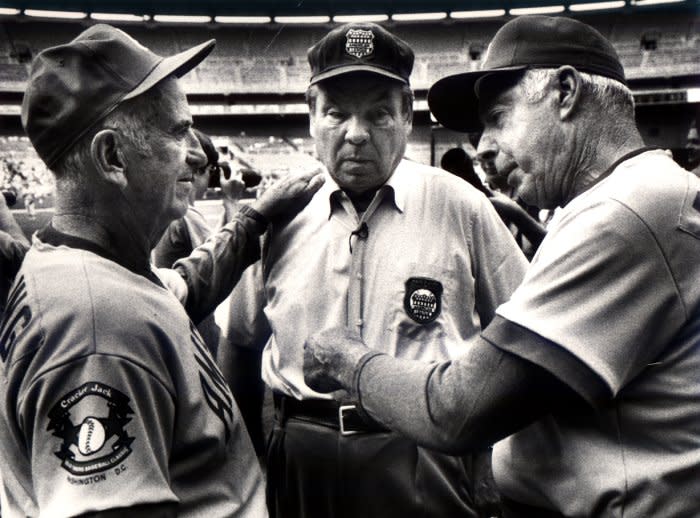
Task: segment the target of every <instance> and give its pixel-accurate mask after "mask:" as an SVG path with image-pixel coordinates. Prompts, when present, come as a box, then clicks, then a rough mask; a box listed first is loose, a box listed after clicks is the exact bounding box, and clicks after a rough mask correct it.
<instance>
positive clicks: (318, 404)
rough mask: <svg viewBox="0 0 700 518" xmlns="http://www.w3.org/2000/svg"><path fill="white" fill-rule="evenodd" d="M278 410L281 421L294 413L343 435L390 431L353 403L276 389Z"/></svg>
mask: <svg viewBox="0 0 700 518" xmlns="http://www.w3.org/2000/svg"><path fill="white" fill-rule="evenodd" d="M272 397H273V400H274V402H275V411H276V412H275V413H276V417H277V420H278V421H279V423H280V424H284V423H285V422H286V421H287V419H289V418H291V417H293V418H295V419H300V420H302V421H308V422H311V423H316V424H320V425H322V426H326V427H328V428H333V429H335V430H338V431H340V433H341V434H342V435H354V434H357V433H379V432H388V431H389V430H388V429H387V428H384V427H383V426H382V425H381V424H379V423H378V422H376V421H375V420H373V419H371V418H370V417H369V416H366V415H362V414H360V412H359V411H358V409H357V406H356V405H354V404H341V403H338V402H336V401H330V400H325V399H305V400H301V401H299V400H298V399H295V398H292V397H289V396H285V395H283V394H280V393H278V392H275V393H273V395H272Z"/></svg>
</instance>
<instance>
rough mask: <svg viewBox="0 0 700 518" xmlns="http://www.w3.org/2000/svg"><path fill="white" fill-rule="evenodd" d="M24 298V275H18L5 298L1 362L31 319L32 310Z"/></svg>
mask: <svg viewBox="0 0 700 518" xmlns="http://www.w3.org/2000/svg"><path fill="white" fill-rule="evenodd" d="M26 298H27V285H26V283H25V281H24V277H19V278H18V279H17V282H16V283H15V286H14V288H13V289H12V291H11V292H10V296H9V297H8V299H7V309H6V311H5V316H4V319H3V322H2V325H1V326H0V358H2V361H3V363H4V362H6V361H7V358H8V357H9V356H10V353H11V352H12V349H13V348H14V346H15V344H16V343H17V340H18V339H19V337H20V336H21V335H22V333H23V331H24V330H25V329H26V328H27V326H28V325H29V321H30V320H31V319H32V311H31V309H29V306H28V305H26V304H25V303H24V302H25V299H26Z"/></svg>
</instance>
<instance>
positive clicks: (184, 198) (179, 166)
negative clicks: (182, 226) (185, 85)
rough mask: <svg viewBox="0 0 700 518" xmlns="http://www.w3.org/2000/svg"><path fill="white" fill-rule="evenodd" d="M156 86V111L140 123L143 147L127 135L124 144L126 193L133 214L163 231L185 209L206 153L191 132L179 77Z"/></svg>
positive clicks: (183, 212) (188, 111)
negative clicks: (157, 93)
mask: <svg viewBox="0 0 700 518" xmlns="http://www.w3.org/2000/svg"><path fill="white" fill-rule="evenodd" d="M158 88H159V89H160V90H161V92H162V97H161V98H160V99H159V100H158V106H157V109H155V110H152V112H151V114H150V115H148V116H147V120H144V121H143V122H144V125H143V130H142V131H143V137H144V141H145V143H146V148H147V149H145V150H144V149H143V147H142V146H139V145H137V144H136V143H134V142H128V139H127V144H126V146H125V148H124V152H125V154H126V155H127V160H126V163H127V164H128V166H127V168H126V175H127V177H128V185H127V186H126V188H125V189H124V196H125V197H126V198H127V200H128V202H129V204H130V208H131V209H132V213H133V215H134V217H135V218H140V220H141V221H143V222H144V225H149V226H150V225H154V227H153V228H157V229H160V228H162V229H165V227H166V226H167V225H168V223H170V221H172V220H174V219H177V218H179V217H181V216H183V215H184V214H185V212H186V211H187V206H188V203H189V202H188V199H189V197H190V193H191V191H192V189H193V181H194V178H195V174H196V171H197V170H198V169H200V168H202V167H203V166H204V165H205V163H206V155H205V154H204V152H203V151H202V148H201V146H200V144H199V141H198V140H197V138H196V137H195V135H194V133H193V132H192V116H191V114H190V109H189V106H188V105H187V99H186V98H185V94H184V92H183V91H182V89H181V88H180V86H179V85H178V83H177V80H176V79H168V80H166V81H164V82H163V83H162V84H161V85H160V86H159V87H158Z"/></svg>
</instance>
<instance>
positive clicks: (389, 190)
mask: <svg viewBox="0 0 700 518" xmlns="http://www.w3.org/2000/svg"><path fill="white" fill-rule="evenodd" d="M409 174H410V172H409V171H407V167H406V166H405V160H401V162H399V165H398V166H397V167H396V169H395V170H394V174H392V175H391V176H390V177H389V179H388V180H387V181H386V183H385V184H384V185H382V186H381V187H380V188H379V190H380V191H384V193H383V196H384V199H386V200H389V203H391V205H392V206H393V207H394V208H396V210H398V211H399V212H403V211H404V206H405V203H406V196H407V193H408V189H409V188H410V186H409V182H408V181H407V175H409ZM319 195H321V196H322V199H328V219H330V218H331V216H332V214H333V210H334V208H336V207H338V206H340V197H341V196H344V195H345V193H344V192H343V190H342V189H341V188H340V187H339V186H338V184H337V183H336V181H335V180H334V179H333V178H332V177H331V175H330V174H329V173H328V172H326V182H325V183H324V184H323V187H321V189H320V191H319Z"/></svg>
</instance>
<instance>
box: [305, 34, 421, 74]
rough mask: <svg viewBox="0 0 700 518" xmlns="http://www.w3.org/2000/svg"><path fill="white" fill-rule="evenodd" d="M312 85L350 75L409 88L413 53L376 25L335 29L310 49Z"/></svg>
mask: <svg viewBox="0 0 700 518" xmlns="http://www.w3.org/2000/svg"><path fill="white" fill-rule="evenodd" d="M307 57H308V59H309V65H310V66H311V82H310V84H312V85H313V84H315V83H318V82H319V81H323V80H324V79H328V78H331V77H336V76H339V75H341V74H347V73H350V72H373V73H375V74H380V75H383V76H385V77H390V78H392V79H396V80H397V81H401V82H402V83H405V84H409V82H408V78H409V76H410V75H411V71H412V70H413V59H414V55H413V51H412V50H411V47H409V46H408V44H407V43H406V42H405V41H403V40H402V39H400V38H398V37H396V36H394V35H393V34H391V33H390V32H389V31H387V30H386V29H385V28H384V27H382V26H381V25H377V24H375V23H349V24H346V25H341V26H340V27H336V28H335V29H333V30H332V31H330V32H329V33H328V34H326V35H325V36H324V37H323V38H322V39H321V40H320V41H319V42H318V43H316V44H315V45H314V46H313V47H311V48H310V49H309V52H308V54H307Z"/></svg>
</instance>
